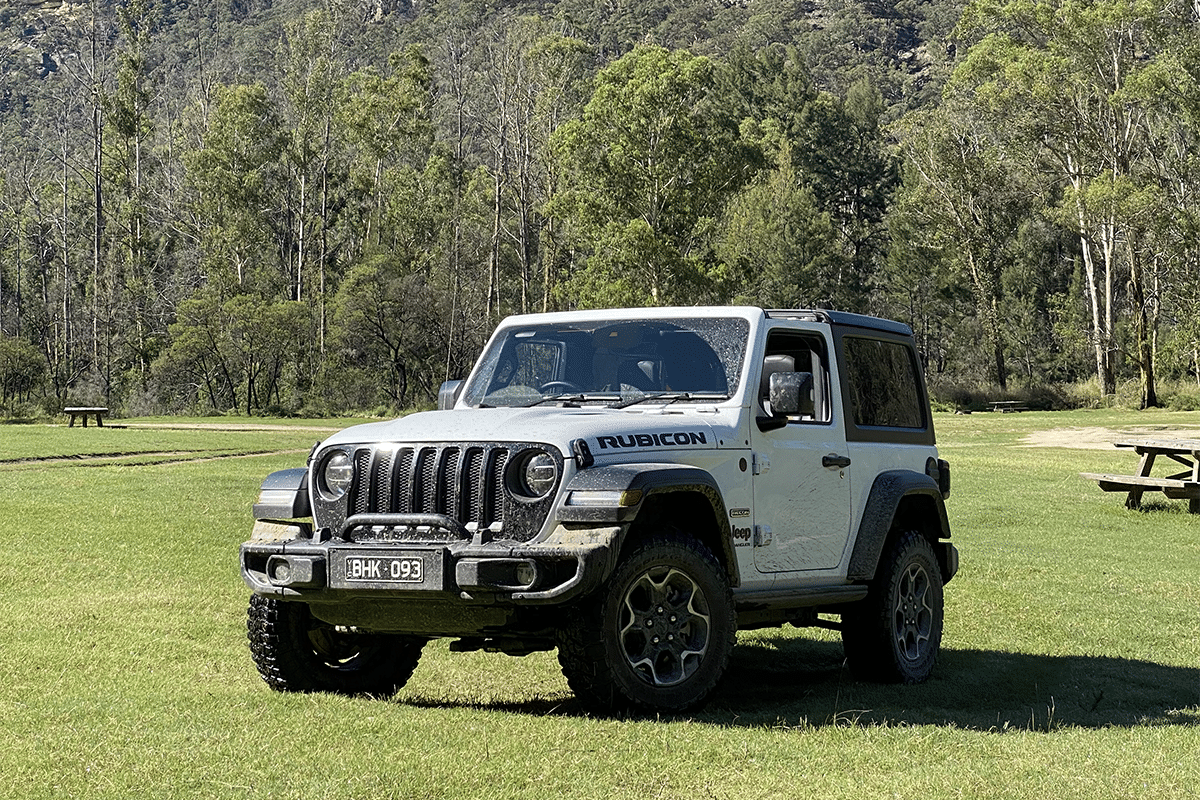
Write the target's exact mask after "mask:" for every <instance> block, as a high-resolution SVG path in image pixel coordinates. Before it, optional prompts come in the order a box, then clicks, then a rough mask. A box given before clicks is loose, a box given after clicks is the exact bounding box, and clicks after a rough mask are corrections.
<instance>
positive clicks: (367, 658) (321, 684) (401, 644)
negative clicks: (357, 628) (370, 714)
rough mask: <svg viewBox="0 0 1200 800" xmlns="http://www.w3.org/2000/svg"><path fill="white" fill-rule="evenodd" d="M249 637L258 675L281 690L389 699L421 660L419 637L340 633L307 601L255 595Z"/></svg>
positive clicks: (248, 614)
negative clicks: (313, 609) (317, 613)
mask: <svg viewBox="0 0 1200 800" xmlns="http://www.w3.org/2000/svg"><path fill="white" fill-rule="evenodd" d="M246 635H247V638H248V639H249V640H250V653H251V656H252V657H253V658H254V664H255V666H256V667H258V674H259V675H261V676H262V679H263V681H265V682H266V684H267V685H268V686H270V687H271V688H272V689H274V690H276V691H280V692H334V693H337V694H347V695H374V696H379V697H391V696H392V695H394V694H395V693H396V692H397V691H399V690H400V688H401V687H402V686H404V684H406V683H407V682H408V679H409V678H411V677H412V674H413V670H415V669H416V668H417V662H418V661H419V660H420V658H421V649H422V648H423V647H424V646H425V640H424V639H421V638H418V637H415V636H402V635H398V634H383V633H351V632H348V631H341V630H338V629H337V628H335V627H334V626H333V625H329V624H328V623H325V622H322V621H321V620H319V619H317V618H316V617H314V616H313V615H312V612H311V611H309V608H308V606H307V605H305V604H304V603H293V602H283V601H280V600H274V599H272V598H268V597H260V596H259V595H252V596H251V597H250V608H249V610H248V613H247V617H246Z"/></svg>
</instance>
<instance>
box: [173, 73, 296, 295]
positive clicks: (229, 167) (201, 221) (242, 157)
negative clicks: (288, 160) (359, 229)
mask: <svg viewBox="0 0 1200 800" xmlns="http://www.w3.org/2000/svg"><path fill="white" fill-rule="evenodd" d="M215 97H216V100H215V103H214V105H213V108H212V110H211V112H210V114H209V117H208V124H207V126H206V127H205V128H204V130H203V134H202V140H201V142H200V144H199V147H197V148H196V149H194V150H191V151H189V152H187V153H185V154H184V156H183V158H184V161H185V163H186V165H187V169H188V180H189V183H190V184H191V186H192V187H193V189H194V192H195V197H194V207H195V213H196V218H195V220H196V222H195V224H196V225H197V227H198V230H197V232H196V235H197V237H198V239H199V243H200V249H201V253H202V255H201V258H202V266H203V269H204V270H205V274H206V280H207V282H208V283H209V284H211V285H214V286H216V287H218V288H219V290H220V291H221V292H223V293H226V294H232V293H237V292H243V291H251V290H254V291H258V292H259V293H261V294H263V295H264V296H271V295H273V294H275V293H277V292H279V291H282V290H284V289H285V287H286V286H287V285H288V284H289V283H290V279H289V277H288V276H289V273H290V271H291V270H290V269H289V267H290V264H289V263H288V261H287V259H285V258H284V257H283V256H284V253H283V252H282V251H281V250H280V247H279V244H280V241H281V236H280V228H281V226H282V225H283V224H284V220H283V219H282V217H281V215H280V213H279V211H280V207H281V204H282V202H283V192H284V190H285V186H286V182H285V179H284V178H285V176H284V175H283V172H282V166H281V165H282V154H283V151H284V148H285V147H286V145H287V137H286V131H285V129H284V127H283V124H282V120H281V118H280V114H279V110H278V108H277V106H276V104H275V103H274V102H273V101H272V100H271V98H270V96H269V95H268V94H267V89H266V87H265V86H263V85H262V84H252V85H235V86H218V87H217V88H216V90H215Z"/></svg>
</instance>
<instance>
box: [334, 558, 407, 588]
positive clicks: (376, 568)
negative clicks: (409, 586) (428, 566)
mask: <svg viewBox="0 0 1200 800" xmlns="http://www.w3.org/2000/svg"><path fill="white" fill-rule="evenodd" d="M346 580H348V581H365V582H369V583H422V582H424V580H425V559H424V558H422V557H420V556H404V557H403V558H391V557H388V556H347V557H346Z"/></svg>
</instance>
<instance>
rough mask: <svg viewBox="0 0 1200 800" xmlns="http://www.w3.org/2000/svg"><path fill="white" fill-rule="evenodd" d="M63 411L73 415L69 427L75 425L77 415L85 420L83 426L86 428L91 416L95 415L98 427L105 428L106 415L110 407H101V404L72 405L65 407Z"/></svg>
mask: <svg viewBox="0 0 1200 800" xmlns="http://www.w3.org/2000/svg"><path fill="white" fill-rule="evenodd" d="M63 413H64V414H70V415H71V421H70V422H69V423H67V427H68V428H74V427H75V418H76V417H80V418H81V419H82V420H83V427H85V428H86V427H87V421H88V417H89V416H91V417H95V418H96V425H97V426H98V427H101V428H103V427H104V415H105V414H107V413H108V409H107V408H101V407H99V406H86V407H85V406H71V407H69V408H64V409H63Z"/></svg>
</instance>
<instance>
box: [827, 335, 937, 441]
mask: <svg viewBox="0 0 1200 800" xmlns="http://www.w3.org/2000/svg"><path fill="white" fill-rule="evenodd" d="M843 349H844V352H845V356H846V373H847V375H846V386H847V388H848V389H849V393H850V395H849V397H847V398H846V400H847V404H848V405H849V407H850V415H851V417H852V418H853V420H854V424H855V425H858V426H860V427H886V428H924V427H925V425H926V420H925V412H924V407H923V404H922V402H921V394H920V390H919V388H918V387H919V386H920V378H919V376H918V373H917V365H916V362H915V361H914V360H913V352H912V348H910V347H908V346H907V345H905V344H903V343H901V342H893V341H886V340H881V339H868V338H865V337H859V336H847V337H845V339H844V340H843Z"/></svg>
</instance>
